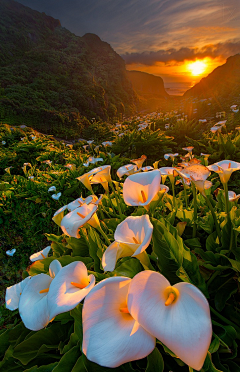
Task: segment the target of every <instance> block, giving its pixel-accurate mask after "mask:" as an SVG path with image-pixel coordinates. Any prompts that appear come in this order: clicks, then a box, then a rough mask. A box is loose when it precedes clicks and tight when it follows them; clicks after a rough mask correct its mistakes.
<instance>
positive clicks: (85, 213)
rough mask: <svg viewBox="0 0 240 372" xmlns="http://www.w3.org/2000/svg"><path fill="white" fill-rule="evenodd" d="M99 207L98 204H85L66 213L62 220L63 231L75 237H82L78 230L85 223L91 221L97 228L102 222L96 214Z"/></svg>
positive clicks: (90, 223)
mask: <svg viewBox="0 0 240 372" xmlns="http://www.w3.org/2000/svg"><path fill="white" fill-rule="evenodd" d="M97 209H98V206H97V205H94V204H89V205H87V204H83V205H82V206H81V207H79V208H76V209H74V210H73V211H72V212H70V213H68V214H66V216H64V217H63V219H62V221H61V229H62V231H63V233H64V234H66V235H68V236H72V237H74V238H80V235H79V232H78V230H79V229H80V227H82V226H83V225H85V223H89V225H91V226H92V227H95V228H96V227H98V226H99V225H100V223H99V219H98V216H97V215H96V211H97Z"/></svg>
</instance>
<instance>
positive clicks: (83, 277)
mask: <svg viewBox="0 0 240 372" xmlns="http://www.w3.org/2000/svg"><path fill="white" fill-rule="evenodd" d="M94 285H95V276H94V275H89V276H88V272H87V268H86V266H85V264H84V263H83V262H81V261H76V262H71V263H70V264H69V265H67V266H64V267H63V268H62V269H61V270H60V272H59V273H58V274H57V277H56V280H53V281H52V283H51V285H50V287H49V292H48V308H49V312H50V319H52V318H54V317H55V316H56V315H58V314H61V313H65V312H66V311H69V310H72V309H74V307H76V306H77V305H78V304H79V302H81V301H82V300H83V298H84V297H85V296H86V295H87V294H88V293H89V292H90V291H91V289H92V288H93V287H94Z"/></svg>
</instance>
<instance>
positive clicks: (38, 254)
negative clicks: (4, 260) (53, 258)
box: [29, 245, 51, 262]
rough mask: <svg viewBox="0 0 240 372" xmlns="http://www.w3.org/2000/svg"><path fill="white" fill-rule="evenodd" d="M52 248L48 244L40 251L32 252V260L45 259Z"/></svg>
mask: <svg viewBox="0 0 240 372" xmlns="http://www.w3.org/2000/svg"><path fill="white" fill-rule="evenodd" d="M50 249H51V245H48V246H47V247H46V248H44V249H42V250H41V251H39V252H36V253H34V254H32V255H31V256H30V257H29V259H30V261H32V262H35V261H38V260H43V259H44V258H46V257H48V253H49V251H50Z"/></svg>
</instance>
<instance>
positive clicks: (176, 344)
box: [128, 271, 212, 371]
mask: <svg viewBox="0 0 240 372" xmlns="http://www.w3.org/2000/svg"><path fill="white" fill-rule="evenodd" d="M128 309H129V312H130V313H131V314H132V316H133V318H134V319H136V320H137V321H138V322H139V323H140V324H141V325H142V327H144V329H146V330H147V331H148V332H149V333H150V334H152V335H153V336H155V337H156V338H158V339H159V340H160V341H161V342H163V343H164V344H165V345H166V346H167V347H168V348H169V349H170V350H172V351H173V352H174V353H175V354H176V355H177V356H178V357H179V358H180V359H182V360H183V362H184V363H186V364H188V365H189V366H190V367H192V368H194V369H196V370H198V371H199V370H200V369H201V368H202V366H203V363H204V360H205V358H206V355H207V351H208V348H209V345H210V342H211V337H212V322H211V317H210V309H209V305H208V302H207V300H206V298H205V297H204V295H203V294H202V292H201V291H200V290H199V289H198V288H197V287H195V286H194V285H192V284H189V283H184V282H182V283H178V284H175V285H174V286H172V287H171V285H170V283H169V282H168V280H167V279H166V278H165V277H164V276H163V275H161V274H159V273H157V272H153V271H143V272H141V273H139V274H137V275H136V276H135V277H134V279H132V282H131V283H130V288H129V295H128Z"/></svg>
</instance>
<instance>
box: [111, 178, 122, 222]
mask: <svg viewBox="0 0 240 372" xmlns="http://www.w3.org/2000/svg"><path fill="white" fill-rule="evenodd" d="M109 183H110V185H111V188H112V190H113V193H114V196H115V200H116V203H117V209H118V212H119V214H120V216H121V218H122V217H124V215H123V213H122V208H121V202H120V196H119V195H117V193H116V191H115V188H114V186H113V182H112V180H111V181H109Z"/></svg>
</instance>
